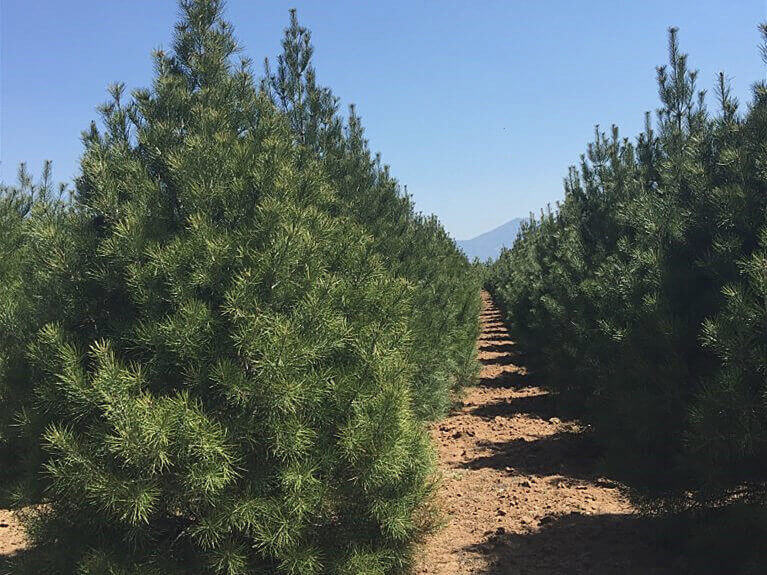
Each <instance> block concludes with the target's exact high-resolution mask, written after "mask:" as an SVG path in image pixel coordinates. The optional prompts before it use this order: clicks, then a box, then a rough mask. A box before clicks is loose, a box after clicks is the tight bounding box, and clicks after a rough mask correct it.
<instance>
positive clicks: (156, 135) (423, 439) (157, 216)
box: [19, 0, 433, 575]
mask: <svg viewBox="0 0 767 575" xmlns="http://www.w3.org/2000/svg"><path fill="white" fill-rule="evenodd" d="M221 10H222V7H221V2H219V1H218V0H183V1H182V2H181V11H182V18H181V21H180V22H179V24H178V25H177V27H176V32H175V37H174V43H173V50H172V52H170V53H165V52H162V51H160V52H157V53H156V54H155V68H156V71H157V73H156V77H155V79H154V82H153V85H152V88H151V89H147V90H137V91H135V92H133V94H132V96H131V97H126V94H125V91H124V88H123V86H122V85H119V84H118V85H115V86H113V87H112V88H111V90H110V91H111V95H112V100H111V101H110V102H109V103H108V104H106V105H104V106H103V107H102V116H103V129H101V128H98V127H97V126H95V125H94V126H92V127H91V129H90V130H89V131H88V132H87V133H86V134H85V136H84V140H85V143H86V149H85V153H84V155H83V159H82V164H81V175H80V177H79V178H78V180H77V190H76V194H75V197H74V204H73V206H72V208H71V210H70V211H69V212H68V213H67V215H66V218H65V221H64V222H63V223H62V225H59V226H56V227H54V228H51V229H50V230H49V233H48V234H47V235H45V236H44V237H41V238H39V239H38V241H37V242H36V245H37V249H38V250H39V252H40V253H39V255H38V258H39V259H37V260H35V261H34V262H33V264H34V266H35V267H39V268H40V269H41V273H42V274H43V275H47V276H48V277H49V278H51V279H52V280H55V282H56V284H57V285H58V286H59V290H60V291H59V294H60V295H59V299H60V301H59V302H57V303H58V310H59V311H58V313H57V314H56V315H55V317H53V318H50V319H49V320H48V322H47V323H46V325H44V326H43V327H42V328H41V329H40V330H39V331H38V333H37V334H36V336H35V337H34V341H33V342H32V344H31V345H30V349H29V352H28V357H29V366H28V370H29V372H30V375H29V379H30V383H31V384H32V385H34V388H35V395H36V408H37V410H38V412H39V413H40V414H44V416H45V418H46V423H47V425H45V427H44V430H43V432H42V441H43V445H44V448H45V450H46V453H47V460H46V461H45V464H44V468H45V477H46V478H47V479H46V482H47V491H46V496H45V499H44V503H45V505H43V506H40V507H38V508H37V511H36V513H34V514H33V516H32V517H31V518H30V528H31V534H32V536H33V539H34V541H35V543H36V544H37V548H36V551H35V552H34V553H33V554H31V555H30V558H29V563H28V564H27V565H24V566H20V567H19V569H22V570H26V571H25V572H29V573H75V572H76V573H81V574H86V573H92V574H96V573H98V574H102V573H125V574H127V573H136V574H138V573H141V574H148V573H163V574H167V573H227V574H231V575H234V574H237V573H243V574H244V573H255V572H264V573H285V574H301V575H307V574H311V573H318V574H319V573H338V574H342V573H354V574H360V575H361V574H382V573H390V572H394V571H397V570H400V569H402V568H403V567H404V566H405V565H406V564H407V562H408V558H409V554H410V549H411V546H412V542H413V540H414V538H415V537H416V536H417V535H418V534H419V533H420V532H421V530H422V528H423V527H424V525H425V523H424V522H425V520H426V519H427V518H428V516H427V515H425V507H424V505H425V503H426V502H427V500H428V498H429V495H430V492H431V477H432V473H433V462H432V454H431V449H430V446H429V443H428V437H427V435H426V433H425V431H424V429H423V427H422V425H421V423H420V422H419V421H418V419H417V418H416V416H415V413H414V411H413V401H412V394H413V393H414V391H413V377H414V372H415V366H414V365H413V363H412V357H411V350H412V337H413V336H412V333H411V331H410V329H409V320H408V318H409V317H410V315H411V313H412V305H413V303H412V301H413V298H412V289H411V287H410V286H409V285H408V283H407V282H406V281H404V280H402V279H398V278H395V277H393V276H392V274H391V273H389V272H388V271H387V270H386V267H385V266H384V265H383V264H382V263H381V261H380V257H379V256H378V255H377V254H376V250H375V245H374V242H373V240H372V239H371V237H370V236H369V235H368V234H367V233H366V231H365V230H364V228H363V227H361V226H360V225H359V224H357V223H355V222H354V221H352V220H351V219H349V218H347V217H344V216H343V215H339V212H341V210H339V202H340V200H339V198H338V196H337V195H336V194H335V193H334V191H333V190H332V188H331V186H330V182H329V180H328V178H327V176H326V175H325V173H324V172H323V169H322V166H321V165H320V164H319V163H318V162H317V161H316V160H314V159H313V158H311V157H306V156H305V155H304V153H303V150H302V148H301V147H300V146H297V145H296V142H295V132H294V131H293V129H292V127H291V126H290V124H289V122H288V119H286V118H285V117H284V116H283V115H282V114H280V113H279V112H278V111H277V110H275V108H274V107H273V106H272V104H271V103H270V102H269V101H268V99H266V98H264V97H263V95H260V94H259V90H258V89H257V86H256V82H255V81H254V79H253V78H252V76H251V74H250V72H249V69H248V66H247V62H235V60H234V56H235V54H236V52H237V44H236V42H235V40H234V37H233V32H232V28H231V26H230V25H229V24H228V23H227V22H225V21H224V20H223V19H222V16H221Z"/></svg>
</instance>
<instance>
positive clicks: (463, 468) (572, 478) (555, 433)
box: [415, 293, 672, 575]
mask: <svg viewBox="0 0 767 575" xmlns="http://www.w3.org/2000/svg"><path fill="white" fill-rule="evenodd" d="M482 299H483V312H482V334H481V336H480V339H479V341H478V354H479V360H480V362H481V363H482V364H483V367H482V372H481V376H480V380H479V382H478V385H477V386H476V387H471V388H469V389H467V390H466V392H465V395H464V397H463V401H462V402H461V403H460V405H459V406H458V407H457V408H456V409H455V410H454V412H453V413H452V414H451V415H450V416H449V417H448V418H447V419H445V420H443V421H442V422H440V423H438V424H435V426H434V428H433V430H432V434H433V438H434V442H435V444H436V446H437V449H438V453H439V459H440V467H441V471H442V474H443V479H442V485H441V489H440V493H439V500H440V504H441V506H442V509H443V510H444V513H445V523H446V525H445V527H444V528H443V529H442V530H441V531H439V532H438V533H436V534H435V535H433V536H432V537H431V538H429V539H428V540H427V541H426V542H425V545H424V549H423V551H422V553H421V558H420V559H419V563H418V565H417V567H416V569H415V572H416V573H417V574H418V575H422V574H429V575H435V574H436V575H440V574H443V575H461V574H465V573H485V574H504V575H506V574H509V575H511V574H516V575H532V574H544V573H545V574H578V573H589V574H592V573H593V574H608V573H620V574H621V575H633V574H640V573H641V574H660V573H671V572H672V571H671V569H669V568H668V567H665V566H664V564H667V562H665V561H664V560H663V558H662V554H661V553H660V552H659V551H658V550H657V549H655V548H653V546H652V543H651V540H652V539H651V532H650V531H651V529H652V523H651V520H650V519H649V518H647V517H644V516H642V515H641V514H640V513H639V512H638V511H637V510H636V509H635V508H634V507H633V506H632V504H631V503H630V502H629V500H628V498H627V497H626V495H625V493H624V491H623V490H622V488H621V486H620V485H619V484H618V483H617V482H615V481H611V480H610V479H608V478H605V477H600V476H599V475H598V473H597V463H598V455H599V453H598V450H597V448H596V446H595V445H593V443H591V442H590V441H589V438H588V434H586V433H584V430H583V428H582V427H581V426H580V425H579V424H578V422H576V421H563V420H561V419H559V418H558V417H557V415H558V413H557V411H556V405H555V402H554V397H553V396H552V395H551V394H549V393H548V392H547V391H545V390H543V389H541V388H540V387H536V386H535V379H534V377H533V376H531V375H528V373H527V372H526V370H525V369H524V368H523V367H520V366H518V365H515V362H518V361H519V360H518V354H517V353H516V351H515V347H514V343H513V342H512V341H510V340H509V336H508V333H507V331H506V328H505V327H504V325H503V323H502V321H501V316H500V313H499V312H498V310H497V309H496V307H495V306H494V304H493V302H492V300H491V299H490V296H489V294H487V293H483V294H482Z"/></svg>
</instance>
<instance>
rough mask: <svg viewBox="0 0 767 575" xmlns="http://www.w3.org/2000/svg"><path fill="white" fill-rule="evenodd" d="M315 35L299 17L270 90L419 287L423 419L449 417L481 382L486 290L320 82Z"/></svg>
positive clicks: (308, 149)
mask: <svg viewBox="0 0 767 575" xmlns="http://www.w3.org/2000/svg"><path fill="white" fill-rule="evenodd" d="M312 54H313V47H312V45H311V35H310V32H309V31H308V30H307V29H306V28H304V27H302V26H300V25H299V23H298V21H297V18H296V14H295V11H291V22H290V27H289V28H287V29H286V31H285V38H284V40H283V53H282V54H281V55H280V56H279V57H278V61H277V67H276V70H275V71H274V72H272V70H271V68H270V66H269V63H268V62H267V63H266V77H265V79H264V82H263V85H264V87H265V89H266V90H267V92H268V93H269V94H270V96H271V99H272V101H273V102H274V103H275V104H276V105H277V106H278V107H279V108H280V109H281V110H283V111H284V112H285V113H286V115H287V117H288V118H289V120H290V124H291V126H292V128H293V132H294V134H295V135H296V138H297V141H298V143H299V144H300V145H301V146H302V147H303V148H304V150H305V157H313V158H318V159H319V161H320V162H321V164H322V165H323V167H324V169H325V172H326V173H327V174H328V175H329V177H330V180H331V182H332V184H333V187H334V189H336V190H337V191H338V194H339V196H340V198H341V199H342V210H343V213H344V215H347V216H349V217H351V218H353V219H354V220H355V221H356V222H358V223H360V224H361V225H362V226H363V227H364V228H365V229H366V230H367V231H368V232H369V233H370V234H371V235H372V237H373V245H374V249H375V251H376V253H378V254H379V255H380V256H381V258H382V259H383V261H384V264H385V265H386V267H387V269H389V270H390V271H392V272H393V273H394V274H396V275H397V276H399V277H404V278H407V279H408V280H410V282H411V283H412V284H413V285H414V286H415V288H416V289H415V290H414V292H413V313H412V315H411V317H410V329H411V331H412V333H413V336H414V341H415V342H416V345H415V347H414V349H413V363H414V364H415V365H416V366H417V373H416V374H415V394H416V397H417V398H418V401H417V402H416V410H417V412H418V413H419V415H421V416H422V417H426V418H435V417H437V416H440V415H442V414H444V412H445V410H446V409H447V407H448V400H449V396H448V394H447V393H446V392H445V391H446V390H449V389H455V388H459V387H461V386H462V385H464V384H465V383H467V382H468V381H470V380H471V379H472V378H473V377H475V375H476V368H477V363H476V361H475V357H474V356H475V341H476V339H477V336H478V335H479V323H478V321H477V318H478V317H479V306H480V300H479V282H478V281H477V280H476V275H475V274H474V273H472V270H471V267H470V265H469V263H468V262H467V260H466V257H465V256H464V255H463V254H462V253H460V252H459V250H458V249H457V248H456V245H455V242H454V240H453V239H452V238H450V236H448V235H447V233H446V232H445V230H444V229H443V228H442V226H441V225H440V223H439V221H438V220H437V219H436V218H435V217H434V216H429V217H425V216H423V215H421V214H418V213H416V212H415V210H414V206H413V203H412V201H411V199H410V197H409V196H408V195H407V194H403V193H402V192H401V190H400V186H399V184H398V182H397V181H396V180H395V179H394V178H392V176H391V175H390V173H389V169H388V167H387V166H382V165H381V160H380V157H379V156H376V157H373V156H372V155H371V153H370V150H369V148H368V144H367V141H366V140H365V137H364V130H363V128H362V123H361V121H360V118H359V116H358V115H357V114H356V111H355V108H354V106H351V108H350V111H349V117H348V120H347V121H346V122H344V120H343V118H341V116H340V115H339V112H338V99H337V98H336V97H335V96H334V95H333V93H332V92H331V91H330V89H328V88H325V87H321V86H319V85H318V84H317V80H316V73H315V71H314V68H313V67H312V63H311V58H312Z"/></svg>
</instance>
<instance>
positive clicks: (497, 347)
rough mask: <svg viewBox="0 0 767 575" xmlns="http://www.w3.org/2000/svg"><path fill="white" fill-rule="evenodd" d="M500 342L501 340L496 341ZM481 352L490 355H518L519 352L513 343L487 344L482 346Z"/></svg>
mask: <svg viewBox="0 0 767 575" xmlns="http://www.w3.org/2000/svg"><path fill="white" fill-rule="evenodd" d="M496 341H499V340H496ZM479 351H484V352H488V353H512V354H516V353H517V350H516V348H515V347H514V344H513V343H511V342H506V343H486V344H484V345H482V346H480V348H479Z"/></svg>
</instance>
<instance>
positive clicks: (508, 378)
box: [477, 371, 532, 389]
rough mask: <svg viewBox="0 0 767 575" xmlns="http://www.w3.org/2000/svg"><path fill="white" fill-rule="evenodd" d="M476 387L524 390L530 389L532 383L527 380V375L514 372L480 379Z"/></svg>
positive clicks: (503, 372) (505, 372)
mask: <svg viewBox="0 0 767 575" xmlns="http://www.w3.org/2000/svg"><path fill="white" fill-rule="evenodd" d="M477 385H480V386H483V387H496V388H505V389H508V388H512V387H514V388H518V389H524V388H526V387H530V386H531V385H532V383H531V382H530V380H529V379H528V378H527V375H526V374H524V373H522V372H516V371H502V372H501V373H499V374H498V375H495V376H492V377H486V376H483V377H480V378H479V382H478V383H477Z"/></svg>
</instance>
